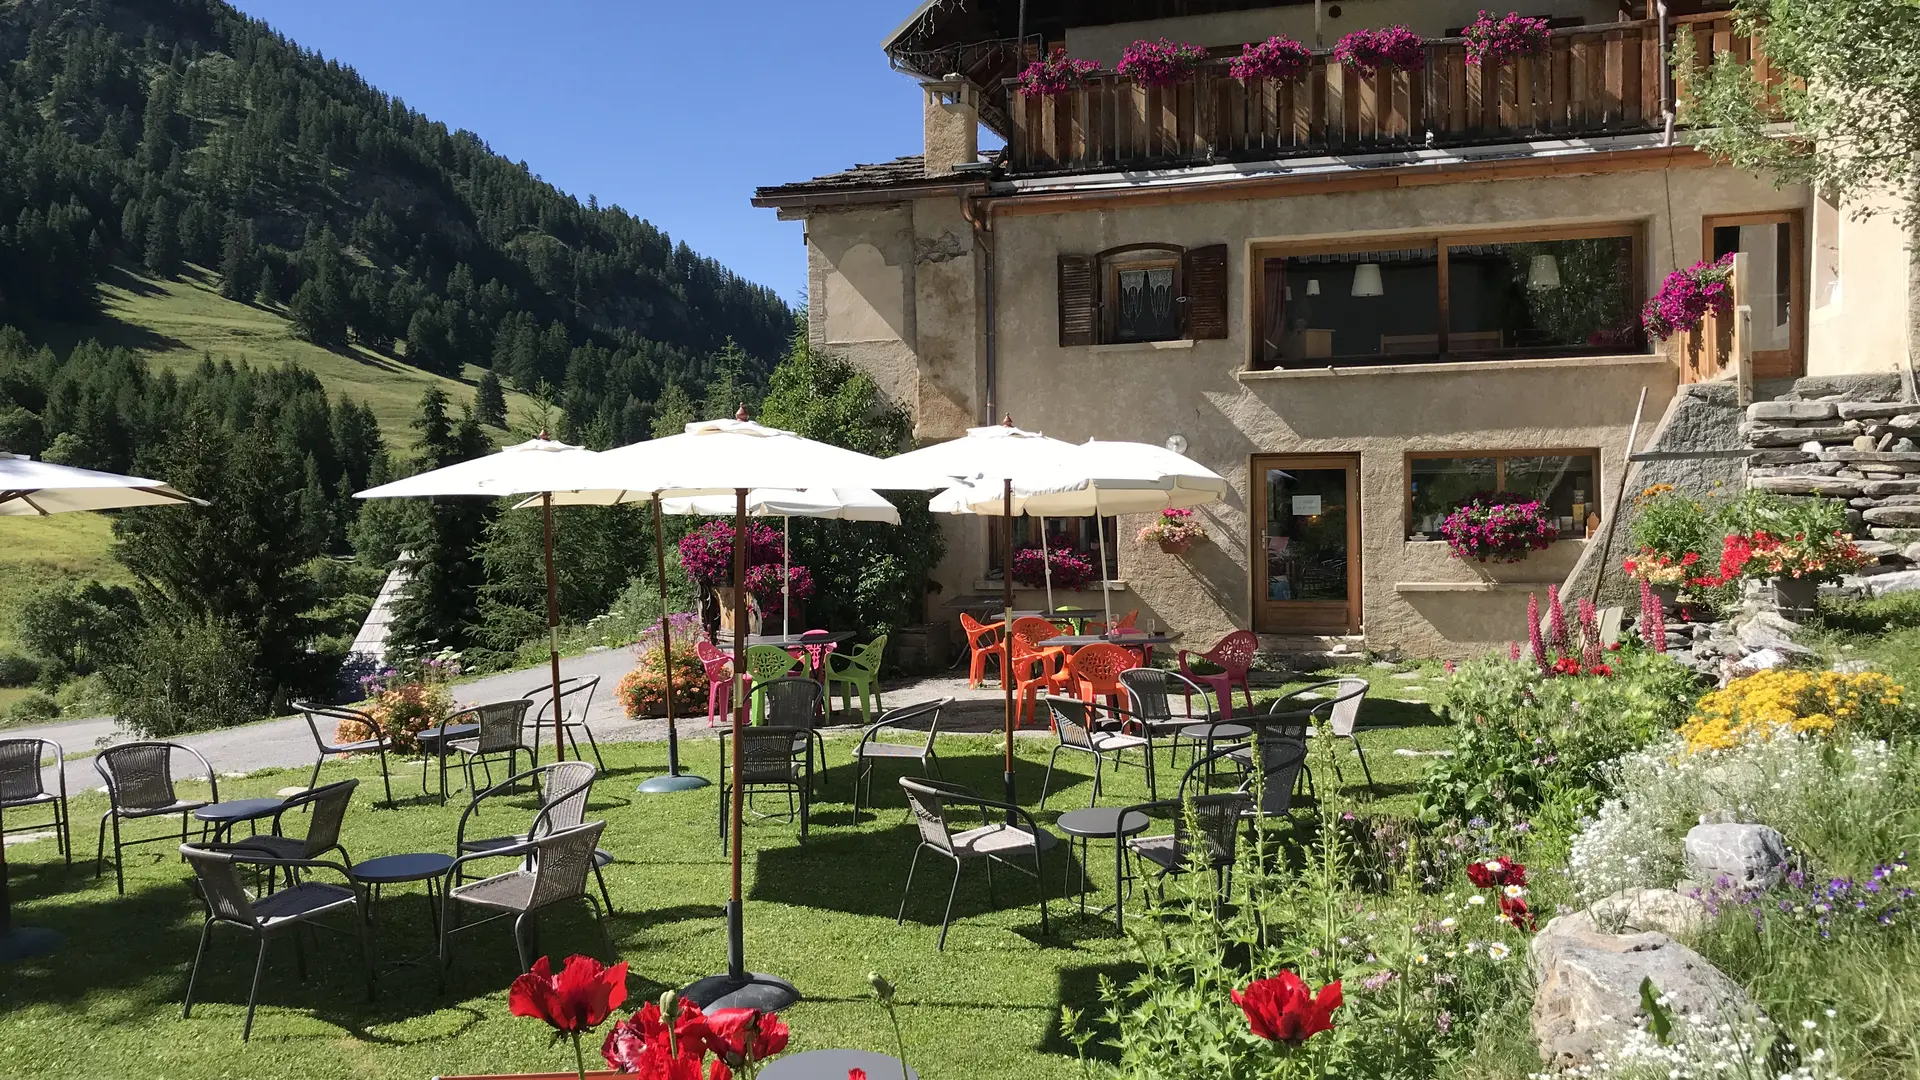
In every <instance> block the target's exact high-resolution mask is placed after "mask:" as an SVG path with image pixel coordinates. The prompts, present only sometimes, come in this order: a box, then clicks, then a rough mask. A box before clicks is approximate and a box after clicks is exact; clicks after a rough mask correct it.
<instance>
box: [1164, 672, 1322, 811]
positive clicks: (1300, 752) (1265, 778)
mask: <svg viewBox="0 0 1920 1080" xmlns="http://www.w3.org/2000/svg"><path fill="white" fill-rule="evenodd" d="M1298 693H1299V691H1295V692H1294V693H1293V694H1288V695H1287V696H1286V697H1282V698H1278V699H1275V700H1274V702H1273V703H1272V705H1271V706H1270V707H1269V709H1268V712H1267V714H1266V715H1264V716H1255V717H1251V718H1249V719H1248V721H1247V722H1248V723H1249V724H1251V725H1252V726H1253V741H1252V742H1250V743H1247V744H1245V745H1242V746H1235V747H1229V748H1227V749H1225V750H1222V751H1220V752H1219V753H1218V754H1216V755H1214V756H1215V757H1220V758H1226V759H1229V760H1231V761H1233V762H1235V763H1237V764H1238V765H1239V766H1240V767H1241V769H1242V770H1243V772H1244V773H1245V774H1246V780H1245V782H1244V783H1242V784H1241V790H1242V791H1248V790H1251V785H1252V783H1253V777H1254V775H1255V770H1254V767H1253V763H1254V755H1255V754H1258V755H1259V756H1260V768H1259V772H1258V775H1259V776H1260V777H1261V780H1262V786H1261V790H1260V791H1259V792H1258V793H1257V794H1258V795H1259V799H1260V807H1259V809H1260V813H1261V814H1262V815H1264V816H1273V815H1280V814H1288V813H1291V812H1292V811H1293V810H1295V809H1296V805H1295V800H1296V799H1298V798H1299V797H1300V796H1299V791H1300V788H1301V787H1302V786H1303V785H1304V787H1305V788H1306V795H1307V798H1308V799H1309V800H1311V799H1312V798H1313V771H1312V770H1311V769H1309V768H1308V767H1307V730H1308V728H1309V726H1310V723H1311V722H1310V717H1311V716H1312V714H1313V713H1314V712H1316V711H1318V709H1319V707H1320V706H1316V707H1315V708H1313V709H1306V710H1302V709H1300V708H1298V705H1299V702H1298V700H1297V699H1296V697H1295V695H1296V694H1298ZM1321 704H1322V705H1324V704H1325V703H1321ZM1198 767H1199V764H1196V765H1195V768H1198ZM1309 804H1310V803H1309Z"/></svg>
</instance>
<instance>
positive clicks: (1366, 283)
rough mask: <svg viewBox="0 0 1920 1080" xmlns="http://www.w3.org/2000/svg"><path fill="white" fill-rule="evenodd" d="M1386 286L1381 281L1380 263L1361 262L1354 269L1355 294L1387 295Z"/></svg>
mask: <svg viewBox="0 0 1920 1080" xmlns="http://www.w3.org/2000/svg"><path fill="white" fill-rule="evenodd" d="M1386 294H1387V290H1386V287H1385V286H1383V285H1382V284H1381V282H1380V264H1379V263H1361V264H1360V265H1359V266H1356V267H1354V269H1353V295H1355V296H1385V295H1386Z"/></svg>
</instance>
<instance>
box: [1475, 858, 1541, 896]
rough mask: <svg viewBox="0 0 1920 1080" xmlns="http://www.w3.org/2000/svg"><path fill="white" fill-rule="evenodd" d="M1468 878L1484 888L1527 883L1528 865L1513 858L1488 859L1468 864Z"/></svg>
mask: <svg viewBox="0 0 1920 1080" xmlns="http://www.w3.org/2000/svg"><path fill="white" fill-rule="evenodd" d="M1467 880H1468V881H1471V882H1473V884H1474V885H1475V886H1476V887H1478V888H1482V889H1498V888H1501V887H1503V886H1506V885H1525V884H1526V883H1527V867H1526V864H1525V863H1517V862H1514V861H1513V860H1512V859H1488V860H1486V861H1485V862H1470V863H1468V864H1467Z"/></svg>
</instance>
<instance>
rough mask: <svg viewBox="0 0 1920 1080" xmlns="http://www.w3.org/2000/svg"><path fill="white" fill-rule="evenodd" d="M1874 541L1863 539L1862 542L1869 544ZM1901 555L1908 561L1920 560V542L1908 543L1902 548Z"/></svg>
mask: <svg viewBox="0 0 1920 1080" xmlns="http://www.w3.org/2000/svg"><path fill="white" fill-rule="evenodd" d="M1872 542H1873V541H1871V540H1866V541H1862V543H1869V544H1870V543H1872ZM1900 557H1901V558H1903V559H1905V560H1907V561H1908V562H1920V544H1908V545H1906V546H1905V547H1903V548H1901V549H1900Z"/></svg>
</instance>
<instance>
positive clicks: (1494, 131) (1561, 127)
mask: <svg viewBox="0 0 1920 1080" xmlns="http://www.w3.org/2000/svg"><path fill="white" fill-rule="evenodd" d="M1668 24H1669V31H1670V40H1669V42H1668V48H1669V49H1671V48H1672V41H1671V38H1672V37H1674V36H1677V35H1680V34H1689V35H1691V36H1692V37H1693V39H1694V44H1695V50H1694V54H1695V61H1696V63H1699V64H1702V65H1705V64H1708V63H1711V62H1712V61H1713V60H1714V59H1716V58H1717V57H1719V56H1721V55H1723V54H1727V53H1731V54H1732V55H1733V56H1735V57H1736V58H1737V59H1738V60H1739V61H1740V62H1742V63H1748V64H1753V65H1755V66H1756V67H1757V68H1759V69H1760V71H1759V74H1760V77H1761V79H1762V81H1763V82H1766V83H1767V84H1768V85H1772V84H1774V83H1776V82H1777V81H1778V76H1777V75H1776V74H1774V73H1773V72H1771V71H1769V70H1767V61H1766V57H1765V56H1764V55H1763V54H1762V53H1761V51H1760V48H1759V43H1758V42H1757V41H1756V40H1755V39H1753V38H1752V37H1750V36H1747V35H1742V34H1740V33H1738V32H1737V31H1736V30H1735V28H1734V26H1733V21H1732V19H1730V18H1729V17H1727V15H1726V13H1724V12H1720V13H1711V14H1706V15H1690V16H1680V17H1676V18H1671V19H1669V20H1668ZM1660 46H1661V42H1660V26H1659V23H1658V22H1657V21H1655V20H1644V21H1639V22H1625V23H1613V24H1609V25H1605V26H1589V27H1576V28H1572V29H1567V30H1557V31H1555V32H1554V33H1553V35H1552V38H1551V41H1550V44H1549V47H1548V50H1547V52H1546V53H1545V54H1543V55H1540V56H1534V57H1524V58H1521V59H1519V60H1516V61H1514V62H1513V63H1511V64H1506V65H1502V66H1499V67H1493V68H1483V67H1480V66H1476V65H1470V64H1468V63H1467V62H1466V47H1465V44H1464V43H1463V42H1462V41H1461V40H1460V39H1459V38H1446V39H1440V40H1433V41H1429V42H1428V43H1427V57H1426V64H1425V66H1424V67H1423V68H1422V69H1421V70H1419V71H1415V72H1403V71H1402V72H1386V73H1382V74H1378V75H1374V76H1360V75H1356V74H1355V73H1353V72H1351V71H1348V70H1347V69H1345V68H1344V67H1342V66H1341V65H1340V64H1339V63H1338V62H1337V61H1335V60H1334V59H1333V57H1332V55H1331V53H1330V52H1329V53H1320V54H1317V55H1316V56H1315V57H1314V58H1313V62H1312V66H1311V67H1310V68H1309V69H1308V70H1307V71H1306V73H1305V74H1303V75H1301V76H1300V77H1298V78H1296V79H1293V80H1285V81H1283V80H1264V79H1263V80H1257V81H1252V82H1245V83H1243V82H1241V81H1240V80H1238V79H1235V78H1233V77H1232V76H1231V75H1229V74H1228V73H1227V67H1228V64H1229V63H1230V62H1231V60H1232V57H1231V56H1219V57H1216V58H1214V59H1211V60H1209V61H1207V62H1206V64H1205V65H1204V66H1202V68H1201V69H1200V71H1199V72H1198V73H1197V74H1196V76H1195V78H1194V79H1193V81H1191V82H1189V83H1187V84H1185V85H1183V86H1179V87H1173V88H1169V89H1152V88H1148V87H1144V86H1140V85H1138V84H1137V83H1135V82H1134V81H1133V80H1132V79H1128V78H1122V77H1121V76H1119V75H1116V74H1113V73H1111V72H1103V73H1101V74H1100V75H1098V76H1095V77H1094V78H1092V79H1090V80H1089V81H1088V84H1087V85H1086V86H1085V87H1083V88H1082V89H1080V90H1078V91H1076V92H1074V93H1070V94H1063V95H1060V96H1057V97H1050V98H1049V97H1028V96H1026V95H1023V94H1021V93H1019V92H1018V90H1017V89H1016V86H1015V84H1014V83H1012V82H1011V81H1010V82H1009V83H1008V84H1007V95H1008V102H1009V106H1010V107H1009V109H1008V111H1009V113H1010V115H1011V116H1012V136H1011V137H1010V138H1009V139H1008V140H1007V153H1008V170H1009V171H1010V172H1012V173H1014V174H1016V175H1018V174H1036V173H1039V174H1044V173H1056V172H1087V171H1097V170H1104V169H1154V168H1179V167H1182V166H1192V165H1203V164H1210V163H1214V162H1232V161H1262V160H1272V159H1276V158H1285V157H1295V156H1313V155H1320V154H1350V153H1367V152H1379V151H1392V150H1413V149H1422V148H1429V147H1456V146H1471V145H1474V144H1487V143H1500V142H1518V141H1526V140H1533V139H1550V138H1583V137H1592V136H1604V135H1623V134H1634V133H1644V132H1650V131H1657V130H1660V128H1661V126H1662V123H1663V119H1662V115H1661V109H1660V105H1661V87H1662V82H1663V81H1665V82H1666V83H1667V84H1668V88H1669V91H1671V80H1670V79H1669V78H1667V76H1666V69H1667V64H1666V61H1665V58H1663V57H1662V55H1661V49H1660ZM1429 135H1431V140H1429Z"/></svg>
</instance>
